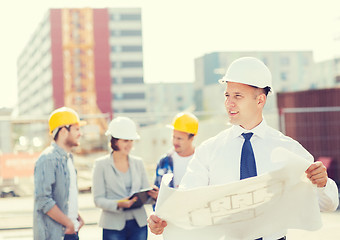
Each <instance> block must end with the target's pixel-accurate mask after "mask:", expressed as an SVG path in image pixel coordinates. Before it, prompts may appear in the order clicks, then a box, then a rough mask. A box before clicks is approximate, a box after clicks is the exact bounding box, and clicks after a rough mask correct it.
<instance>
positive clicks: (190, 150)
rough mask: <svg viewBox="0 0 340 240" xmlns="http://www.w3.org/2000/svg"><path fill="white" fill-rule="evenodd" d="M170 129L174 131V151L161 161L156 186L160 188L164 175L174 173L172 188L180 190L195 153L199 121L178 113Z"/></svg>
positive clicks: (158, 165)
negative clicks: (179, 187)
mask: <svg viewBox="0 0 340 240" xmlns="http://www.w3.org/2000/svg"><path fill="white" fill-rule="evenodd" d="M169 127H171V128H172V129H173V132H172V144H173V149H172V150H171V151H170V152H169V153H167V154H166V156H165V157H163V158H162V159H160V160H159V162H158V164H157V168H156V179H155V183H154V184H155V185H156V186H157V187H160V185H161V181H162V177H163V175H164V174H167V173H173V179H172V181H171V182H170V187H173V188H178V186H179V183H180V182H181V180H182V177H183V175H184V173H185V171H186V169H187V166H188V163H189V161H190V160H191V158H192V157H193V155H194V152H195V147H194V145H193V141H194V138H195V136H196V134H197V131H198V119H197V117H196V116H195V115H193V114H191V113H185V112H182V113H178V114H177V115H176V116H175V117H174V119H173V122H172V125H169Z"/></svg>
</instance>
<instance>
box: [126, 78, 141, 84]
mask: <svg viewBox="0 0 340 240" xmlns="http://www.w3.org/2000/svg"><path fill="white" fill-rule="evenodd" d="M122 82H123V84H134V83H143V82H144V81H143V77H125V78H122Z"/></svg>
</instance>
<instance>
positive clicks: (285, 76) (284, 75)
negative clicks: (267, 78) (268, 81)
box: [280, 72, 287, 81]
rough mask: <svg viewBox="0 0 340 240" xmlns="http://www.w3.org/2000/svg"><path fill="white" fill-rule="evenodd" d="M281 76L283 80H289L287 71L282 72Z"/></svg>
mask: <svg viewBox="0 0 340 240" xmlns="http://www.w3.org/2000/svg"><path fill="white" fill-rule="evenodd" d="M280 78H281V80H282V81H286V80H287V73H286V72H281V73H280Z"/></svg>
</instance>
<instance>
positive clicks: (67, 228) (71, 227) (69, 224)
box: [64, 220, 76, 234]
mask: <svg viewBox="0 0 340 240" xmlns="http://www.w3.org/2000/svg"><path fill="white" fill-rule="evenodd" d="M64 233H65V234H75V233H76V231H75V230H74V224H73V222H72V221H71V220H69V221H67V224H66V225H65V232H64Z"/></svg>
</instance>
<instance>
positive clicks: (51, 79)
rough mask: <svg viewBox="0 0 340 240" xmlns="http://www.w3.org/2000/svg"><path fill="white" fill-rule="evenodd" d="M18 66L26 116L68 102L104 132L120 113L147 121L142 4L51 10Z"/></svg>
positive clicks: (21, 107) (20, 102) (20, 105)
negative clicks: (123, 6)
mask: <svg viewBox="0 0 340 240" xmlns="http://www.w3.org/2000/svg"><path fill="white" fill-rule="evenodd" d="M17 66H18V110H19V115H21V116H48V115H49V113H50V112H52V111H53V110H54V109H55V108H58V107H61V106H68V107H71V108H73V109H75V110H76V111H77V112H78V113H79V115H80V116H81V117H83V118H87V121H88V122H89V125H90V126H91V125H92V127H94V126H96V127H97V130H95V129H94V128H92V130H94V131H97V132H98V131H100V132H101V133H102V132H103V131H104V130H105V129H106V124H107V121H108V120H109V119H110V118H112V115H114V114H131V115H132V117H135V120H136V121H137V122H139V123H140V124H146V123H144V122H142V121H140V118H139V115H142V114H144V113H145V112H146V100H145V86H144V79H143V44H142V17H141V10H140V9H139V8H119V9H116V8H114V9H113V8H112V9H90V8H82V9H50V10H49V11H48V12H47V14H46V15H45V17H44V18H43V20H42V21H41V23H40V24H39V26H37V28H36V30H35V32H34V33H33V34H32V36H31V39H30V40H29V41H28V44H27V45H26V47H25V48H24V49H23V51H22V53H21V54H20V56H19V58H18V61H17ZM46 121H47V119H46ZM46 127H47V125H46ZM41 131H43V129H41ZM46 131H47V130H46Z"/></svg>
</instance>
